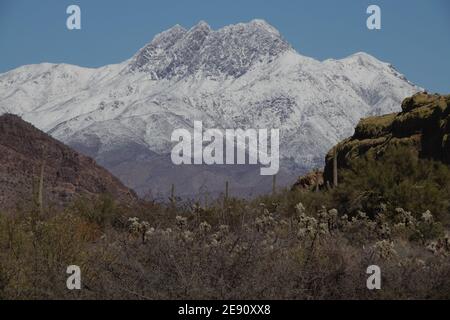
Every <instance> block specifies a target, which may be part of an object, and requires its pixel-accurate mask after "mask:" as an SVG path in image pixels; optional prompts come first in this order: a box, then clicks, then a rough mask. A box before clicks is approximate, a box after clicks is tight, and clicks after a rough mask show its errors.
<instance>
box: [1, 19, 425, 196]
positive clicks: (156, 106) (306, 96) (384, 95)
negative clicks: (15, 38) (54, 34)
mask: <svg viewBox="0 0 450 320" xmlns="http://www.w3.org/2000/svg"><path fill="white" fill-rule="evenodd" d="M420 90H421V89H420V88H418V87H416V86H414V85H413V84H411V83H410V82H408V81H407V80H406V78H405V77H404V76H403V75H401V74H400V73H398V72H397V71H396V70H395V69H394V67H392V66H391V65H390V64H388V63H384V62H381V61H379V60H377V59H376V58H374V57H372V56H370V55H368V54H365V53H356V54H354V55H352V56H350V57H347V58H345V59H342V60H326V61H323V62H320V61H317V60H314V59H312V58H309V57H305V56H302V55H300V54H299V53H297V52H296V51H295V50H294V49H293V48H292V47H291V46H290V45H289V44H288V43H287V42H286V41H285V40H284V39H283V38H282V36H281V35H280V33H279V32H278V31H277V30H276V29H275V28H273V27H272V26H270V25H269V24H268V23H266V22H265V21H263V20H253V21H251V22H249V23H240V24H236V25H231V26H227V27H224V28H222V29H219V30H217V31H214V30H212V29H211V28H210V27H209V26H208V25H207V24H206V23H205V22H200V23H199V24H197V25H196V26H194V27H193V28H191V29H190V30H186V29H184V28H182V27H181V26H178V25H177V26H175V27H173V28H171V29H169V30H167V31H165V32H163V33H161V34H159V35H157V36H156V37H155V38H154V39H153V41H152V42H150V43H149V44H148V45H146V46H145V47H143V48H142V49H141V50H139V51H138V52H137V53H136V55H135V56H134V57H132V58H131V59H129V60H127V61H124V62H123V63H120V64H117V65H109V66H105V67H102V68H99V69H88V68H81V67H77V66H71V65H64V64H60V65H54V64H40V65H29V66H23V67H20V68H18V69H15V70H12V71H10V72H7V73H4V74H1V75H0V112H10V113H15V114H18V115H21V116H22V117H23V118H24V119H25V120H27V121H30V122H31V123H33V124H34V125H36V126H37V127H38V128H40V129H42V130H44V131H47V132H49V133H51V134H52V135H53V136H54V137H56V138H57V139H59V140H61V141H63V142H65V143H68V144H69V145H72V146H74V147H76V148H77V149H79V150H81V151H83V152H86V153H88V154H90V155H91V156H94V157H95V158H96V159H97V160H98V161H99V162H100V163H101V164H104V165H105V166H106V167H107V168H108V169H110V170H111V171H112V172H113V173H115V174H116V175H118V176H119V177H120V178H121V179H122V180H123V181H124V182H125V183H128V185H129V186H131V187H134V188H135V189H137V191H138V192H140V193H141V194H144V193H145V192H146V191H147V190H148V189H153V190H155V189H158V190H168V186H169V185H170V183H172V182H173V179H176V180H177V181H178V183H179V184H180V185H183V186H184V187H183V188H184V189H185V190H180V192H182V193H183V192H184V193H193V191H192V190H194V189H195V190H196V188H198V187H199V186H200V185H204V184H205V185H207V186H208V187H209V188H210V189H212V191H213V192H214V191H215V190H214V189H215V187H216V185H217V187H218V188H219V186H220V188H221V183H222V182H221V179H222V180H224V179H229V177H227V176H228V175H231V176H233V177H234V178H233V179H234V180H233V181H234V182H235V184H236V185H241V186H242V187H243V188H244V187H245V188H246V189H249V190H251V189H254V191H255V190H256V191H257V189H258V188H259V185H260V184H261V182H260V177H256V176H253V174H255V175H256V174H257V173H255V172H257V171H256V170H254V171H255V172H254V173H253V174H250V173H248V172H250V171H252V170H251V169H249V171H247V173H248V174H247V176H246V175H244V174H243V173H242V170H241V169H236V168H229V172H228V173H227V170H222V168H221V169H220V170H219V169H217V170H215V169H214V168H211V167H210V168H205V167H198V168H197V169H195V168H189V170H181V169H180V168H173V167H171V166H170V164H169V165H168V164H167V163H166V162H167V161H170V160H168V156H167V155H168V153H169V152H170V150H171V147H172V146H173V144H172V143H171V142H170V136H171V133H172V131H173V130H174V129H177V128H188V129H190V130H191V129H192V126H193V121H194V120H202V121H203V122H204V127H209V128H269V129H270V128H280V132H281V142H280V146H281V156H282V159H281V166H282V167H283V172H285V177H286V180H283V181H284V182H288V180H289V179H292V178H293V177H295V175H297V174H300V173H302V172H304V171H306V170H308V169H311V168H313V167H318V166H322V164H323V158H324V155H325V153H326V152H327V151H328V149H329V148H330V147H331V146H332V145H333V144H335V143H336V142H338V141H340V140H342V139H343V138H346V137H348V136H350V135H351V134H352V133H353V128H354V127H355V125H356V124H357V122H358V121H359V119H360V118H362V117H365V116H368V115H378V114H384V113H390V112H393V111H399V110H400V103H401V101H402V100H403V99H404V98H405V97H406V96H410V95H412V94H413V93H415V92H417V91H420ZM124 150H126V152H124ZM150 167H151V168H152V170H148V169H147V168H150ZM185 168H186V167H185ZM227 169H228V168H227ZM174 170H175V171H176V172H177V174H176V177H170V178H168V179H167V181H164V178H163V177H161V175H162V176H165V175H166V176H167V177H169V176H170V173H171V172H173V171H174ZM232 170H235V172H234V173H232V172H231V171H232ZM144 171H145V173H143V172H144ZM187 172H189V173H187ZM236 172H238V173H236ZM244 176H245V177H246V180H245V182H244V180H243V179H244V178H243V177H244ZM249 176H250V178H249ZM156 177H158V179H156ZM240 177H242V178H240ZM251 177H253V178H251ZM152 178H155V179H152ZM169 179H171V180H172V181H170V180H169ZM196 179H197V180H196ZM211 180H214V181H211ZM155 181H158V182H157V183H156V182H155ZM183 188H182V189H183ZM220 188H219V189H220Z"/></svg>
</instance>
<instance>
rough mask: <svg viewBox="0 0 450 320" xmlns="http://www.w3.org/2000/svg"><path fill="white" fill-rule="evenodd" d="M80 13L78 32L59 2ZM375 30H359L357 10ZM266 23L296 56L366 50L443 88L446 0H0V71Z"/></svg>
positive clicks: (448, 67) (447, 80)
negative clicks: (201, 27)
mask: <svg viewBox="0 0 450 320" xmlns="http://www.w3.org/2000/svg"><path fill="white" fill-rule="evenodd" d="M70 4H77V5H79V6H80V7H81V10H82V30H80V31H69V30H67V29H66V18H67V14H66V8H67V6H68V5H70ZM369 4H377V5H379V6H380V7H381V10H382V29H381V30H380V31H369V30H368V29H367V28H366V19H367V15H366V8H367V7H368V5H369ZM254 18H261V19H265V20H267V21H268V22H269V23H271V24H272V25H274V26H275V27H276V28H277V29H278V30H280V32H281V33H282V34H283V36H284V37H285V38H286V39H287V40H288V41H289V42H290V43H291V44H292V45H293V46H294V47H295V48H296V49H297V50H298V51H299V52H300V53H301V54H304V55H308V56H311V57H314V58H317V59H320V60H323V59H327V58H342V57H345V56H347V55H350V54H352V53H355V52H357V51H365V52H368V53H370V54H372V55H374V56H376V57H377V58H379V59H381V60H384V61H388V62H390V63H392V64H393V65H394V66H395V67H396V68H397V69H398V70H399V71H400V72H402V73H404V74H405V75H406V76H407V78H408V79H410V80H411V81H412V82H414V83H416V84H418V85H420V86H423V87H425V88H427V89H428V90H430V91H436V92H441V93H450V1H448V0H408V1H407V0H395V1H394V0H386V1H377V0H371V1H366V0H340V1H336V0H327V1H326V0H310V1H298V0H297V1H295V0H273V1H264V0H221V1H218V0H190V1H189V0H160V1H159V0H158V1H152V0H126V1H117V0H80V1H77V0H70V1H66V0H39V1H35V0H0V72H5V71H8V70H11V69H13V68H15V67H18V66H21V65H24V64H31V63H39V62H54V63H57V62H64V63H70V64H77V65H81V66H90V67H94V66H101V65H105V64H109V63H117V62H121V61H123V60H125V59H128V58H129V57H131V56H132V55H133V54H134V53H135V52H136V51H137V50H138V49H139V48H141V47H143V46H144V45H145V44H146V43H147V42H149V41H150V40H151V39H152V38H153V36H154V35H155V34H157V33H159V32H161V31H163V30H165V29H167V28H169V27H171V26H173V25H174V24H177V23H178V24H180V25H183V26H184V27H188V28H189V27H191V26H193V25H194V24H196V23H197V22H198V21H199V20H205V21H206V22H208V23H209V24H210V25H211V27H213V28H215V29H216V28H219V27H222V26H224V25H227V24H231V23H237V22H245V21H249V20H252V19H254Z"/></svg>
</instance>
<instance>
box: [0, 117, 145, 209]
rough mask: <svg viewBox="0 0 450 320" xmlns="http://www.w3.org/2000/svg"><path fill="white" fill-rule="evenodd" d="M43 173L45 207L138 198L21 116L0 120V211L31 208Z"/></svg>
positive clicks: (117, 181)
mask: <svg viewBox="0 0 450 320" xmlns="http://www.w3.org/2000/svg"><path fill="white" fill-rule="evenodd" d="M42 168H43V178H44V179H43V182H44V183H43V186H44V188H43V191H44V192H43V198H44V201H45V203H46V204H48V205H56V206H63V205H65V204H67V203H69V202H70V201H72V200H73V199H74V198H75V197H78V196H84V197H87V198H88V199H89V198H93V197H97V196H99V195H101V194H110V195H111V196H112V197H114V199H117V200H118V201H122V202H127V203H128V202H133V201H135V200H136V195H135V193H134V192H133V191H131V190H130V189H128V188H126V187H125V186H124V185H123V184H122V183H121V182H120V181H119V180H118V179H117V178H115V177H114V176H113V175H111V174H110V173H109V172H108V171H106V170H105V169H103V168H102V167H100V166H98V165H97V164H96V163H95V161H94V160H92V159H91V158H89V157H86V156H84V155H81V154H79V153H77V152H76V151H74V150H72V149H71V148H69V147H67V146H66V145H64V144H63V143H61V142H59V141H57V140H55V139H53V138H52V137H50V136H49V135H47V134H46V133H44V132H42V131H40V130H38V129H36V128H35V127H33V126H32V125H31V124H29V123H27V122H25V121H23V120H22V119H21V118H20V117H17V116H14V115H10V114H5V115H2V116H0V210H7V209H11V208H14V207H16V206H23V205H25V204H27V203H30V202H31V201H32V200H33V199H34V198H35V196H34V195H35V194H36V190H37V189H38V188H37V185H38V182H39V180H40V176H41V174H40V173H41V169H42Z"/></svg>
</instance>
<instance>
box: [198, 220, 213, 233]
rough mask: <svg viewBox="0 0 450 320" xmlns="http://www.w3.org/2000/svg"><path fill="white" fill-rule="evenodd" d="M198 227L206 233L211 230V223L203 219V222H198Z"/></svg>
mask: <svg viewBox="0 0 450 320" xmlns="http://www.w3.org/2000/svg"><path fill="white" fill-rule="evenodd" d="M199 229H200V231H201V232H202V233H205V234H206V233H208V232H209V231H211V225H210V224H209V223H208V222H206V221H204V222H202V223H200V226H199Z"/></svg>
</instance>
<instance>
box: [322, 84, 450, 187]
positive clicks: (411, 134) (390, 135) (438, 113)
mask: <svg viewBox="0 0 450 320" xmlns="http://www.w3.org/2000/svg"><path fill="white" fill-rule="evenodd" d="M395 146H406V147H410V148H412V149H413V150H414V151H416V153H417V154H418V156H419V157H421V158H427V159H433V160H438V161H442V162H444V163H447V164H450V95H446V96H443V95H438V94H428V93H426V92H422V93H417V94H415V95H414V96H412V97H409V98H406V99H405V100H404V101H403V103H402V111H401V112H399V113H393V114H388V115H384V116H378V117H369V118H365V119H362V120H361V121H360V122H359V124H358V125H357V127H356V129H355V133H354V135H353V136H352V137H351V138H348V139H346V140H344V141H342V142H341V143H339V144H338V145H337V146H335V147H334V148H333V149H332V150H330V152H329V153H328V154H327V156H326V165H325V172H324V175H325V181H328V182H330V183H331V182H332V181H333V158H334V154H335V150H336V151H337V152H336V153H337V166H338V170H339V169H341V168H349V167H351V164H352V161H353V160H355V159H358V158H360V157H362V156H363V155H364V156H373V157H375V158H376V157H379V156H381V155H382V154H383V153H384V151H385V150H386V149H387V148H389V147H395ZM338 173H339V172H338Z"/></svg>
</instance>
